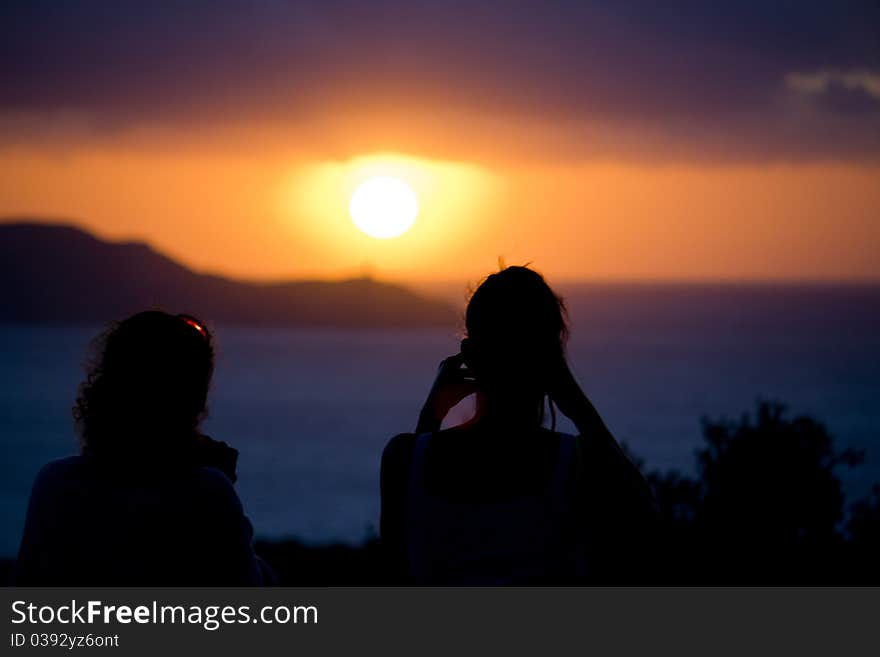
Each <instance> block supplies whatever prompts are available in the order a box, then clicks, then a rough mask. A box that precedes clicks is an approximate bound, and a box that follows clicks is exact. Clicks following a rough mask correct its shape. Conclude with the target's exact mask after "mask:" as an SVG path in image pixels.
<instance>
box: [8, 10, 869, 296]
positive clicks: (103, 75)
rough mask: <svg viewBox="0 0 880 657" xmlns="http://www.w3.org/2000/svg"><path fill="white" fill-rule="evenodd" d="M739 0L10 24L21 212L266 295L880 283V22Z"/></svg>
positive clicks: (29, 18)
mask: <svg viewBox="0 0 880 657" xmlns="http://www.w3.org/2000/svg"><path fill="white" fill-rule="evenodd" d="M726 4H727V6H726V7H725V6H719V4H718V3H710V2H678V3H660V2H656V0H650V1H649V0H638V1H636V0H630V1H627V0H621V1H618V2H613V3H612V2H607V3H606V2H530V3H524V2H515V1H511V2H451V1H440V0H435V1H434V2H415V1H412V0H410V1H406V0H396V1H389V2H366V1H364V0H349V1H348V2H333V1H327V0H324V1H321V2H314V3H309V2H298V3H286V2H280V1H275V0H273V1H269V0H265V1H257V2H247V3H245V2H230V1H227V0H214V1H213V2H201V3H199V2H189V3H165V2H143V3H135V2H131V3H127V2H119V3H112V2H69V3H58V2H50V1H47V2H40V1H35V0H28V1H22V2H18V1H13V2H5V3H3V5H2V8H0V31H2V41H0V216H2V217H6V219H7V220H8V219H20V218H22V217H36V218H41V219H43V218H45V219H51V220H64V221H73V222H75V223H78V224H79V225H82V226H83V227H85V228H87V229H89V230H92V231H94V232H95V233H96V234H98V235H100V236H103V237H107V238H112V239H138V240H145V241H148V242H150V243H151V244H153V245H154V246H155V247H156V248H158V249H160V250H162V251H163V252H166V253H168V254H169V255H171V256H173V257H175V258H177V259H179V260H181V261H182V262H184V263H185V264H187V265H190V266H192V267H194V268H196V269H198V270H202V271H210V272H219V273H224V274H228V275H234V276H241V277H247V278H253V279H278V278H292V277H297V278H299V277H326V278H338V277H343V276H351V275H359V274H361V273H364V272H369V273H371V274H373V275H375V276H377V277H379V278H385V279H395V280H404V279H409V280H417V281H432V280H438V281H439V280H444V281H446V280H458V279H465V278H473V277H475V276H479V275H481V274H483V273H486V272H488V271H490V270H492V269H493V268H494V267H496V266H497V265H496V263H497V261H498V258H499V256H501V257H503V258H504V259H505V260H506V261H507V262H508V263H521V262H531V263H533V264H534V265H535V266H536V267H537V268H539V269H540V270H542V271H543V272H545V273H546V274H548V275H550V276H551V277H553V278H555V279H569V280H570V279H602V280H605V279H626V280H632V279H658V278H659V279H835V280H836V279H866V278H867V279H875V280H876V279H880V257H878V254H880V4H878V3H877V2H876V1H875V0H861V1H846V0H836V1H828V2H806V1H802V2H767V1H766V0H760V1H758V0H742V1H740V2H730V3H726ZM372 175H383V176H384V175H387V176H393V177H395V178H399V179H401V180H403V181H405V182H406V183H407V184H408V185H409V186H410V187H411V188H412V189H413V191H414V192H415V193H416V195H417V197H418V200H419V206H420V211H419V215H418V218H417V219H416V222H415V224H414V226H413V228H412V229H411V230H410V231H409V232H407V233H405V234H404V235H402V236H401V237H398V238H394V239H389V240H377V239H375V238H372V237H369V236H367V235H365V234H363V233H361V232H360V231H359V230H358V229H357V227H355V225H354V224H353V223H352V221H351V219H350V217H349V215H348V203H349V199H350V197H351V194H352V192H353V191H354V189H355V187H356V186H357V184H358V183H359V182H360V181H362V180H364V179H365V178H368V177H369V176H372Z"/></svg>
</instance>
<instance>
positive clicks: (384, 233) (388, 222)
mask: <svg viewBox="0 0 880 657" xmlns="http://www.w3.org/2000/svg"><path fill="white" fill-rule="evenodd" d="M348 212H349V214H350V215H351V219H352V221H354V224H355V226H357V227H358V228H360V229H361V230H362V231H363V232H364V233H366V234H367V235H369V236H370V237H375V238H377V239H391V238H393V237H400V236H401V235H403V234H404V233H405V232H406V231H408V230H409V229H410V228H411V227H412V225H413V223H414V222H415V220H416V216H417V215H418V213H419V202H418V199H417V198H416V195H415V192H413V190H412V189H411V188H410V187H409V185H407V184H406V183H405V182H403V181H401V180H398V179H397V178H391V177H389V176H377V177H375V178H370V179H369V180H366V181H365V182H362V183H361V184H360V185H358V187H357V189H356V190H355V191H354V194H352V195H351V201H349V204H348Z"/></svg>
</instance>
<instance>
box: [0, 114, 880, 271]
mask: <svg viewBox="0 0 880 657" xmlns="http://www.w3.org/2000/svg"><path fill="white" fill-rule="evenodd" d="M254 134H261V135H263V134H264V133H263V132H259V131H255V133H254ZM239 138H240V130H239V131H237V132H235V133H234V134H233V132H232V131H231V132H230V135H229V137H228V142H224V139H223V133H222V132H221V133H219V134H218V135H215V136H214V137H213V138H212V139H211V140H210V141H200V140H198V139H195V138H189V139H187V138H175V135H173V134H164V135H162V134H157V135H151V136H150V138H149V139H146V138H144V137H140V138H134V137H132V136H131V135H128V136H127V137H126V138H116V139H112V140H108V139H102V140H89V139H85V138H81V139H77V140H71V141H67V142H64V143H63V144H47V143H41V142H36V143H32V144H18V145H10V146H7V147H6V148H5V149H4V150H2V151H0V153H2V157H0V215H5V216H9V217H12V216H22V215H26V216H33V217H40V218H52V219H55V218H58V219H70V220H73V221H75V222H76V223H78V224H80V225H82V226H84V227H86V228H88V229H90V230H93V231H94V232H96V233H97V234H99V235H101V236H104V237H107V238H112V239H138V240H146V241H148V242H150V243H151V244H153V245H154V246H155V247H157V248H158V249H160V250H162V251H164V252H166V253H168V254H170V255H172V256H173V257H175V258H177V259H179V260H181V261H183V262H184V263H186V264H188V265H190V266H192V267H194V268H196V269H198V270H202V271H211V272H220V273H225V274H230V275H234V276H241V277H247V278H258V279H275V278H288V277H333V278H335V277H340V276H349V275H356V274H360V273H362V272H364V271H368V272H370V273H372V274H373V275H376V276H377V277H380V278H385V279H409V280H418V281H432V280H461V279H472V278H474V277H479V276H480V275H482V274H483V273H485V272H487V271H490V270H492V269H493V268H494V267H495V266H496V263H497V261H498V258H499V257H503V258H504V259H505V260H506V261H507V262H508V263H522V262H532V263H533V264H534V265H535V266H536V267H537V268H539V269H540V270H542V271H544V272H545V273H546V274H547V275H549V276H551V277H553V278H555V279H655V278H661V279H707V278H708V279H865V278H869V279H876V278H880V258H878V257H877V254H878V253H880V184H878V182H880V175H878V174H880V167H878V166H877V165H870V164H859V163H849V164H847V163H823V162H806V163H803V162H802V163H788V164H785V163H748V162H745V163H744V162H740V163H718V162H715V163H706V162H699V161H697V162H687V161H680V162H666V163H663V162H653V161H645V162H634V161H632V160H627V159H620V160H615V159H613V158H603V159H597V160H595V161H589V160H588V161H582V160H576V159H566V158H560V159H559V160H557V161H553V160H552V159H551V158H543V159H542V158H535V157H511V158H510V159H509V160H507V161H505V157H504V148H503V146H504V145H503V143H501V144H498V146H497V153H495V154H494V156H493V154H492V153H491V148H490V146H491V144H490V143H489V142H488V140H486V143H484V144H482V145H481V149H482V152H481V153H480V154H479V157H478V158H475V161H465V160H454V159H433V158H431V157H426V156H425V154H422V153H419V152H409V153H406V154H399V153H398V154H378V155H377V154H376V153H374V152H370V151H365V152H362V153H351V154H350V156H349V157H341V158H340V157H339V155H338V153H326V154H323V155H324V157H322V153H321V150H320V147H319V146H316V145H314V144H310V145H309V147H308V149H307V150H305V152H301V153H298V152H297V151H296V150H295V149H293V148H291V149H290V150H287V149H284V148H280V147H278V146H277V144H278V141H277V140H273V139H272V138H271V134H268V136H264V137H263V139H264V140H265V143H271V144H274V147H272V148H267V147H264V145H263V140H257V141H256V146H254V145H252V146H250V147H248V146H246V145H243V144H242V143H240V141H239ZM318 141H320V140H319V139H315V142H318ZM428 150H430V149H428ZM434 150H436V149H434ZM365 166H366V167H369V168H368V169H366V171H368V172H371V173H372V172H375V173H382V172H389V173H392V174H394V175H398V176H400V177H402V178H404V179H406V180H407V181H408V182H410V184H411V185H412V186H413V187H414V188H415V189H416V192H417V194H418V196H419V199H420V204H421V210H420V215H419V218H418V220H417V222H416V224H415V226H414V228H413V229H412V230H411V231H410V232H409V233H407V234H406V235H404V236H402V237H400V238H397V239H393V240H376V239H373V238H370V237H367V236H365V235H363V234H361V233H359V232H358V231H357V229H356V228H355V227H354V226H353V224H352V223H351V221H350V218H349V216H348V213H347V203H348V198H349V196H350V193H351V190H352V189H353V182H352V181H354V180H355V179H356V178H357V177H358V176H359V175H361V177H363V175H362V173H363V171H365V169H364V168H363V167H365Z"/></svg>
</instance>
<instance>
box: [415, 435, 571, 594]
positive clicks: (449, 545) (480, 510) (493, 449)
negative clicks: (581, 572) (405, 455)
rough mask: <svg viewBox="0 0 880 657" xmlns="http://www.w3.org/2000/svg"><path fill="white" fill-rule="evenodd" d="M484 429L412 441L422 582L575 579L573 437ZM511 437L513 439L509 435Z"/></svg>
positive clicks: (418, 566) (417, 555)
mask: <svg viewBox="0 0 880 657" xmlns="http://www.w3.org/2000/svg"><path fill="white" fill-rule="evenodd" d="M481 433H483V432H481V431H479V429H470V430H467V429H463V430H452V431H445V432H441V433H440V434H430V433H429V434H422V435H420V436H418V437H415V438H414V444H413V448H412V461H411V466H410V477H409V490H408V493H407V499H408V506H409V509H408V511H409V514H408V515H409V518H408V522H407V528H408V531H407V534H408V535H407V546H408V563H409V571H410V576H411V578H412V579H413V580H414V581H415V582H418V583H423V584H435V583H442V584H470V585H476V584H528V583H550V582H558V581H565V580H567V579H570V578H571V577H573V576H575V575H576V574H577V573H578V567H579V565H580V564H581V562H582V559H581V556H582V555H581V553H580V552H579V550H578V547H579V542H578V540H577V522H576V519H575V512H574V505H573V504H572V501H573V496H572V494H571V493H572V491H571V475H572V471H573V458H574V445H575V443H574V437H573V436H567V435H562V434H553V433H551V432H546V431H541V432H536V433H535V434H534V435H531V436H526V437H521V438H519V439H512V440H508V441H505V440H504V436H492V435H488V436H487V435H485V434H484V435H480V434H481ZM509 438H512V437H509Z"/></svg>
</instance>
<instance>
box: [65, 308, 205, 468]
mask: <svg viewBox="0 0 880 657" xmlns="http://www.w3.org/2000/svg"><path fill="white" fill-rule="evenodd" d="M91 350H92V352H93V353H92V357H91V359H90V360H89V361H87V363H86V379H85V381H83V382H82V383H81V384H80V386H79V392H78V395H77V398H76V405H75V406H74V407H73V417H74V420H75V421H76V426H77V432H78V434H79V438H80V443H81V445H82V447H83V449H84V450H87V451H90V452H93V453H104V454H107V453H113V454H119V453H131V452H141V451H143V448H145V447H173V446H174V444H175V441H179V440H180V439H181V437H182V436H188V435H192V434H193V432H194V431H195V430H196V428H197V427H198V425H199V422H200V421H201V420H202V418H203V417H204V415H205V413H206V404H207V397H208V388H209V386H210V383H211V376H212V374H213V371H214V346H213V340H212V336H211V334H210V333H209V331H208V329H207V328H206V327H205V325H204V323H202V322H201V321H199V320H198V319H196V318H195V317H192V316H190V315H171V314H169V313H166V312H163V311H159V310H150V311H146V312H141V313H137V314H136V315H133V316H131V317H129V318H128V319H125V320H123V321H121V322H118V323H114V324H112V325H111V326H110V327H109V328H108V329H107V330H106V331H104V332H103V333H102V334H100V335H99V336H98V337H97V338H96V339H95V340H94V341H93V342H92V346H91Z"/></svg>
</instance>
